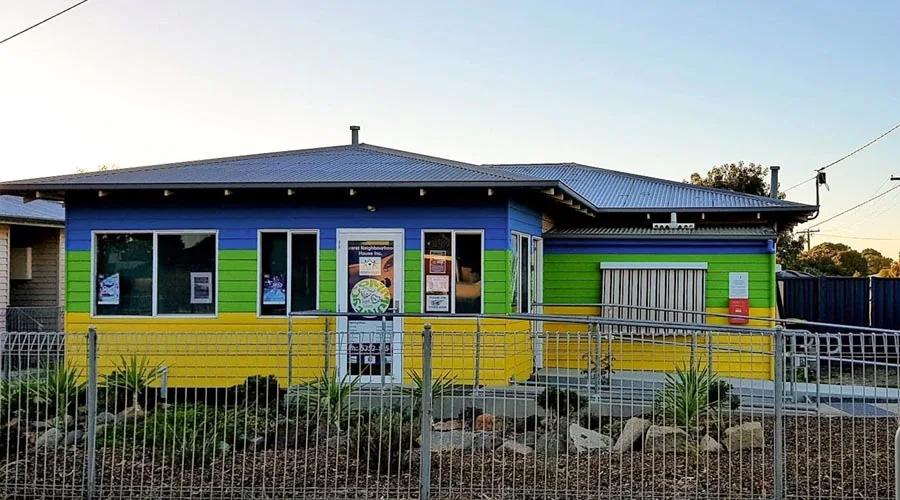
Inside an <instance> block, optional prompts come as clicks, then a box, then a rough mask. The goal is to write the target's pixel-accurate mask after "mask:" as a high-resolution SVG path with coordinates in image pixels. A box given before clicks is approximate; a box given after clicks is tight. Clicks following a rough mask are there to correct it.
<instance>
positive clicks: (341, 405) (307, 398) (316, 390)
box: [296, 371, 359, 428]
mask: <svg viewBox="0 0 900 500" xmlns="http://www.w3.org/2000/svg"><path fill="white" fill-rule="evenodd" d="M358 385H359V377H352V378H351V377H349V376H348V375H344V376H343V377H340V378H339V377H338V376H337V375H336V374H332V373H329V372H328V371H323V372H322V375H321V376H319V377H318V378H317V379H315V380H313V381H311V382H308V383H306V384H303V385H301V386H300V387H298V388H297V390H296V394H297V400H296V401H297V404H298V405H299V408H298V409H299V410H300V411H301V412H305V413H306V415H307V416H310V417H315V418H316V419H317V420H318V419H324V420H325V421H326V422H328V423H331V424H334V425H335V426H337V427H338V428H341V427H343V426H344V425H343V424H345V423H347V422H348V420H349V418H350V415H351V408H350V396H352V395H353V393H354V392H355V391H356V387H357V386H358Z"/></svg>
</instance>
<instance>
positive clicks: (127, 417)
mask: <svg viewBox="0 0 900 500" xmlns="http://www.w3.org/2000/svg"><path fill="white" fill-rule="evenodd" d="M146 416H147V412H145V411H144V410H142V409H140V408H137V407H134V406H129V407H128V408H125V409H124V410H122V411H120V412H119V413H118V414H117V415H116V422H130V421H132V420H140V419H142V418H144V417H146Z"/></svg>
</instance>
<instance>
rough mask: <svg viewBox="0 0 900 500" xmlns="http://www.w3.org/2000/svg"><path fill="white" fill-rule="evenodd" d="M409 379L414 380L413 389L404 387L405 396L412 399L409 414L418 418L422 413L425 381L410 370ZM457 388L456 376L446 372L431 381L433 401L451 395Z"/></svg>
mask: <svg viewBox="0 0 900 500" xmlns="http://www.w3.org/2000/svg"><path fill="white" fill-rule="evenodd" d="M408 373H409V378H410V380H412V383H413V385H412V387H404V388H403V394H404V395H405V396H408V397H409V398H410V411H409V413H410V414H411V415H412V416H413V417H416V416H418V415H419V413H420V412H421V411H422V396H423V395H424V394H425V380H424V379H423V378H422V376H421V375H419V374H418V373H417V372H414V371H412V370H410V371H409V372H408ZM455 387H456V376H455V375H454V376H452V377H451V376H450V373H449V372H444V373H442V374H440V375H438V376H437V377H434V378H432V379H431V400H432V401H435V400H438V399H441V398H442V397H443V396H444V395H446V394H449V393H450V392H451V391H452V390H453V389H454V388H455Z"/></svg>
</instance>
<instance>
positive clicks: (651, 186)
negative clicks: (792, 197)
mask: <svg viewBox="0 0 900 500" xmlns="http://www.w3.org/2000/svg"><path fill="white" fill-rule="evenodd" d="M490 167H492V168H496V169H499V170H502V171H504V172H508V173H510V174H517V175H528V176H531V177H535V178H539V179H555V180H558V181H561V182H563V183H565V184H566V185H567V186H569V187H570V188H572V189H573V190H575V191H576V192H578V193H580V194H581V195H582V196H583V197H584V198H585V199H587V200H588V201H589V202H591V203H593V204H594V205H595V206H596V207H597V208H598V209H599V210H611V211H612V210H614V211H623V210H626V211H627V210H633V211H646V210H653V209H657V210H675V209H682V210H683V209H732V210H733V209H745V210H772V209H776V210H779V209H780V210H810V209H812V210H814V209H815V208H814V207H811V206H809V205H804V204H801V203H794V202H790V201H784V200H777V199H774V198H769V197H766V196H754V195H749V194H742V193H735V192H734V191H728V190H725V189H715V188H707V187H701V186H694V185H691V184H687V183H684V182H676V181H670V180H666V179H657V178H654V177H646V176H643V175H636V174H630V173H626V172H618V171H615V170H607V169H603V168H597V167H591V166H587V165H581V164H578V163H547V164H515V165H490Z"/></svg>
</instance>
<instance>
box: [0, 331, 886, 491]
mask: <svg viewBox="0 0 900 500" xmlns="http://www.w3.org/2000/svg"><path fill="white" fill-rule="evenodd" d="M397 316H405V323H404V324H405V326H406V328H404V331H402V332H399V331H393V330H392V329H391V328H390V325H391V322H389V321H386V322H385V323H384V327H383V328H381V329H376V330H375V331H372V332H366V334H365V335H361V334H360V332H359V331H349V332H348V331H346V330H345V331H341V330H342V329H341V328H337V327H336V326H337V325H339V324H340V322H339V321H335V319H336V318H337V317H338V315H330V316H329V317H331V319H332V320H331V321H327V322H324V323H321V324H326V325H327V326H328V328H321V327H319V328H317V325H319V324H320V323H317V322H315V321H312V319H310V318H308V317H304V318H297V319H296V323H297V324H296V325H292V326H291V328H290V329H287V331H284V332H273V333H266V332H256V333H252V332H247V333H232V334H228V333H209V334H206V333H117V332H112V331H110V332H107V331H102V330H101V331H93V330H92V331H91V332H90V333H88V334H66V335H63V334H54V335H55V337H54V338H55V339H56V341H54V342H50V343H49V344H48V343H46V342H44V343H41V342H43V341H41V342H35V343H29V342H17V343H15V344H14V345H16V346H22V347H21V349H7V350H5V351H4V352H3V356H2V357H3V362H4V366H15V367H18V368H15V369H10V370H8V371H6V372H5V373H4V376H3V377H2V380H0V405H2V406H0V410H2V412H0V430H2V437H0V492H2V493H0V496H3V497H7V498H27V497H41V498H47V497H52V498H63V497H88V498H119V497H126V496H127V497H164V498H169V497H179V498H181V497H199V498H447V499H457V498H459V499H463V498H466V499H468V498H492V499H493V498H498V499H500V498H598V497H601V498H623V499H625V498H810V497H815V498H893V497H894V487H895V482H894V479H893V477H894V476H893V474H894V464H895V461H894V451H895V448H894V436H895V431H896V430H897V428H898V414H900V408H898V403H900V367H898V366H897V365H892V364H890V363H888V362H881V363H878V364H871V363H872V362H871V361H869V360H868V358H867V359H866V360H862V359H860V358H857V357H855V355H854V354H853V353H852V352H849V353H848V352H847V351H845V350H843V349H841V348H840V346H839V345H837V346H836V345H835V343H839V342H840V341H841V336H840V335H837V336H829V335H827V334H821V333H811V332H809V331H807V330H799V329H782V328H773V329H770V328H753V327H747V328H743V327H732V326H726V325H710V324H703V323H695V324H686V323H678V324H671V323H666V324H661V323H655V322H650V321H635V320H619V319H610V318H574V317H570V316H550V315H542V316H503V317H487V316H482V317H473V318H470V319H467V320H452V321H447V320H443V319H438V318H427V317H423V316H422V315H397ZM319 318H321V316H319ZM416 322H418V324H416ZM332 325H334V326H335V327H334V328H332ZM534 325H538V326H540V329H536V328H534V327H533V326H534ZM650 328H656V329H660V331H667V332H668V331H675V332H676V333H673V334H671V335H648V334H647V333H646V332H647V331H648V329H650ZM870 334H871V335H881V336H897V335H900V333H898V332H887V331H880V332H875V331H873V332H870ZM7 335H17V336H24V337H26V338H28V337H29V336H34V338H36V339H37V338H38V336H43V337H41V338H46V336H47V335H48V334H46V333H16V334H7ZM33 345H42V346H44V347H41V348H40V349H34V348H30V347H28V346H33ZM47 345H52V346H55V347H53V348H47V347H46V346H47ZM536 351H540V353H541V355H542V358H543V363H544V367H543V368H540V369H535V368H534V358H535V352H536Z"/></svg>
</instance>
